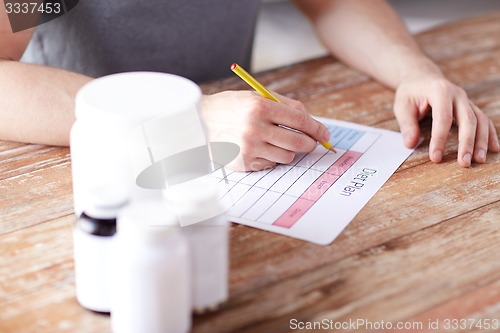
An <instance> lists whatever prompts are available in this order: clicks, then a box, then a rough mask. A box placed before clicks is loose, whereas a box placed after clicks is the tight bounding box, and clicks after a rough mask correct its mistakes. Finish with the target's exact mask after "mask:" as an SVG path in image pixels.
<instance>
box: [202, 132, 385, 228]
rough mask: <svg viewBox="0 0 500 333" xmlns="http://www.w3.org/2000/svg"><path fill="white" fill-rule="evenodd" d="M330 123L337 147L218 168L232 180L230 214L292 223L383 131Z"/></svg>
mask: <svg viewBox="0 0 500 333" xmlns="http://www.w3.org/2000/svg"><path fill="white" fill-rule="evenodd" d="M328 129H329V130H330V132H331V133H332V136H331V140H330V141H331V142H332V144H333V145H334V147H335V149H336V150H337V153H333V152H330V151H325V150H324V148H323V147H322V146H320V145H318V146H317V147H316V149H315V150H314V151H313V152H311V153H309V154H305V153H304V154H297V156H296V158H295V160H294V161H293V162H292V164H290V165H278V166H277V167H275V168H274V169H270V170H263V171H255V172H237V171H232V172H229V173H228V174H227V175H226V178H225V179H224V177H223V173H222V170H220V169H219V170H216V171H214V172H213V174H212V176H213V177H216V178H218V179H220V181H224V180H225V181H227V183H229V184H230V186H229V189H228V190H227V192H226V193H224V196H226V195H229V196H230V198H231V199H232V201H233V202H232V207H231V208H230V209H229V216H233V217H238V218H243V219H247V220H251V221H255V222H259V223H263V224H268V225H271V224H272V225H274V226H279V227H283V228H291V227H292V226H293V225H294V224H295V223H296V222H297V221H298V220H299V219H300V218H301V217H302V216H303V215H304V214H305V213H306V212H307V210H309V209H310V208H311V207H312V206H313V205H314V204H315V202H316V201H317V200H319V199H320V198H321V196H323V195H324V194H325V193H326V191H327V190H328V189H329V188H330V187H331V186H332V185H333V184H334V183H335V182H336V181H337V180H338V179H339V178H340V177H341V176H342V175H343V174H344V173H345V172H346V171H347V170H348V169H349V168H350V167H351V166H352V165H353V164H354V163H355V162H356V161H357V160H358V159H359V158H360V157H361V156H362V155H363V152H365V151H367V150H368V149H369V148H370V147H371V146H372V145H373V144H374V143H375V141H377V139H378V138H379V137H380V134H378V133H372V132H365V131H360V130H355V129H350V128H345V127H340V126H328ZM283 207H288V208H287V209H284V208H283Z"/></svg>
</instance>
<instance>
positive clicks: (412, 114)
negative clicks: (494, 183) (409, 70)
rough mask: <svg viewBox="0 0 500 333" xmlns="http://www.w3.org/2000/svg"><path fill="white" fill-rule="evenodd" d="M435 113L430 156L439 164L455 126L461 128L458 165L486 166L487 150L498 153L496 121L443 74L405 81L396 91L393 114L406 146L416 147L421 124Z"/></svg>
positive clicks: (424, 75) (499, 147)
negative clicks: (481, 164)
mask: <svg viewBox="0 0 500 333" xmlns="http://www.w3.org/2000/svg"><path fill="white" fill-rule="evenodd" d="M430 110H432V132H431V142H430V146H429V157H430V159H431V161H433V162H440V161H441V160H442V158H443V152H444V148H445V146H446V142H447V140H448V133H449V131H450V128H451V126H452V124H453V123H455V124H456V125H457V126H458V157H457V160H458V163H459V164H460V165H461V166H462V167H469V166H470V165H471V162H472V161H475V162H477V163H484V162H485V161H486V153H487V152H488V150H490V151H492V152H499V151H500V145H499V143H498V136H497V133H496V130H495V126H494V125H493V122H492V121H491V120H490V119H489V118H488V117H487V116H486V115H485V114H484V113H483V112H482V111H481V110H480V109H479V108H478V107H477V106H476V105H474V103H472V102H471V101H470V100H469V98H468V97H467V94H466V93H465V91H464V90H463V89H462V88H460V87H458V86H456V85H454V84H453V83H451V82H450V81H448V80H447V79H445V78H444V77H443V76H441V75H434V74H433V75H426V74H420V75H415V76H413V77H410V78H407V79H405V80H402V81H401V83H400V85H399V86H398V88H397V89H396V98H395V102H394V113H395V115H396V118H397V120H398V122H399V125H400V128H401V133H402V134H403V137H404V142H405V144H406V146H407V147H409V148H411V147H414V146H415V145H416V144H417V141H418V138H419V134H420V130H419V126H418V121H419V120H421V119H422V118H423V117H424V116H425V115H426V114H427V112H428V111H430Z"/></svg>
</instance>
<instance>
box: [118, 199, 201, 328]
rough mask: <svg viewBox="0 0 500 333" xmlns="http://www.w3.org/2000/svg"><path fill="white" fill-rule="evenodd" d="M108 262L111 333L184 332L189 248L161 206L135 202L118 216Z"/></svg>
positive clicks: (187, 312)
mask: <svg viewBox="0 0 500 333" xmlns="http://www.w3.org/2000/svg"><path fill="white" fill-rule="evenodd" d="M111 258H112V265H111V325H112V329H113V332H115V333H165V332H169V333H186V332H188V331H189V330H190V327H191V291H190V287H191V273H190V265H189V249H188V245H187V243H186V240H185V239H184V237H183V235H182V233H181V231H180V227H179V224H178V222H177V218H176V216H175V215H174V214H173V213H171V212H169V210H168V208H167V207H166V205H165V204H164V203H161V202H156V201H147V202H146V201H144V202H136V203H133V204H131V205H130V206H129V207H127V208H125V209H124V210H123V211H122V212H121V213H120V215H119V217H118V226H117V233H116V235H115V239H114V240H113V246H112V255H111Z"/></svg>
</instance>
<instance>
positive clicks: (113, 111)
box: [71, 72, 205, 216]
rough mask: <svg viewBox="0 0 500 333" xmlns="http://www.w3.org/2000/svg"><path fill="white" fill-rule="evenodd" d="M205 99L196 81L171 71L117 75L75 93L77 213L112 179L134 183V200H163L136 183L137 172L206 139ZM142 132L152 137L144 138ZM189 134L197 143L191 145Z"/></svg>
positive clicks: (73, 141) (73, 139)
mask: <svg viewBox="0 0 500 333" xmlns="http://www.w3.org/2000/svg"><path fill="white" fill-rule="evenodd" d="M200 99H201V90H200V88H199V87H198V86H197V85H196V84H195V83H193V82H191V81H190V80H188V79H186V78H183V77H180V76H177V75H172V74H166V73H154V72H131V73H120V74H113V75H109V76H104V77H101V78H98V79H95V80H92V81H91V82H89V83H87V84H86V85H84V86H83V87H82V88H81V89H80V90H79V91H78V94H77V96H76V106H75V117H76V121H75V123H74V125H73V127H72V129H71V163H72V166H71V168H72V175H73V196H74V206H75V212H76V215H77V216H79V215H80V213H81V212H82V209H83V207H85V205H86V201H87V198H88V191H89V189H91V188H93V187H95V186H100V185H101V184H102V183H107V182H111V181H112V182H116V183H121V184H124V185H127V186H129V187H130V188H131V190H132V195H133V197H134V198H141V199H144V198H155V197H156V198H161V192H160V191H155V190H150V189H146V188H141V187H139V186H137V185H136V177H137V173H138V172H140V171H142V170H143V169H145V168H147V167H148V166H150V165H151V163H152V162H153V161H152V160H151V159H153V160H154V161H161V160H162V159H163V158H164V157H165V156H170V155H174V154H176V153H178V152H179V151H182V150H186V149H189V148H193V146H199V145H201V144H203V143H204V138H205V137H204V133H203V130H202V126H201V124H200V121H199V117H198V113H197V110H198V109H199V103H200ZM157 117H160V118H159V119H158V118H157ZM153 118H154V119H156V120H152V119H153ZM143 125H144V126H149V127H147V128H144V129H143V128H142V126H143ZM155 125H158V126H157V127H159V128H156V127H155ZM160 125H161V126H160ZM173 129H177V130H175V131H174V130H173ZM143 130H144V133H146V132H147V134H148V135H146V136H141V135H140V134H144V133H143ZM161 134H164V135H161ZM170 134H171V135H170ZM181 134H182V135H181ZM135 135H139V137H138V138H136V137H135ZM190 137H196V138H197V139H198V141H195V143H194V144H192V145H188V144H186V142H187V141H188V140H187V138H190ZM146 139H147V140H146Z"/></svg>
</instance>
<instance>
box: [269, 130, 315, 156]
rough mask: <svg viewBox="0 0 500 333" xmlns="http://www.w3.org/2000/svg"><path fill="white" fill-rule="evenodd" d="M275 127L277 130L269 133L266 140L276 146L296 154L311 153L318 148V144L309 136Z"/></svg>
mask: <svg viewBox="0 0 500 333" xmlns="http://www.w3.org/2000/svg"><path fill="white" fill-rule="evenodd" d="M274 127H276V128H275V129H272V131H269V137H268V138H267V140H266V138H264V140H266V141H267V142H269V143H270V144H272V145H274V146H277V147H280V148H283V149H286V150H289V151H294V152H311V151H313V150H314V149H315V148H316V146H317V142H316V141H315V140H314V139H312V138H311V137H310V136H308V135H305V134H303V133H299V132H295V131H291V130H289V129H286V128H282V127H279V126H274Z"/></svg>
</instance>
